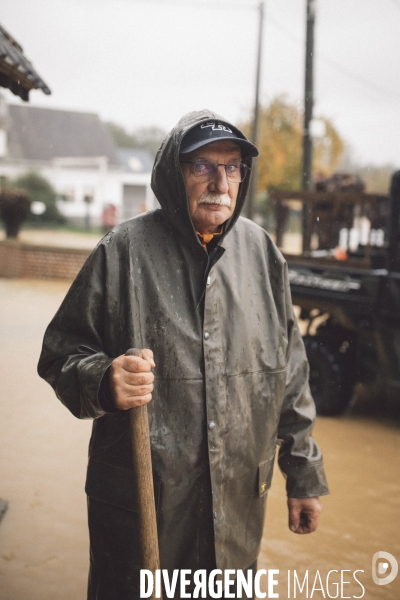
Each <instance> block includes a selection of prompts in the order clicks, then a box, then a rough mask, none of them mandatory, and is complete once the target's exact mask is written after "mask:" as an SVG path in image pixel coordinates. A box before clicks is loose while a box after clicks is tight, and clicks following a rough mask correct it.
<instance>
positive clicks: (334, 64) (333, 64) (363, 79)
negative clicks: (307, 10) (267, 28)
mask: <svg viewBox="0 0 400 600" xmlns="http://www.w3.org/2000/svg"><path fill="white" fill-rule="evenodd" d="M398 7H399V8H400V4H399V5H398ZM268 21H269V22H270V23H272V24H273V25H275V27H276V28H277V29H280V30H281V31H282V33H283V34H284V35H285V36H286V37H288V38H290V39H291V40H292V41H293V42H295V43H296V44H298V45H301V46H304V40H301V39H300V38H299V37H297V36H296V35H294V34H293V33H292V32H291V31H289V30H288V29H287V28H286V27H285V26H284V25H283V24H282V23H280V22H279V21H277V20H276V19H274V18H273V17H271V16H269V18H268ZM315 58H316V59H317V60H320V61H322V62H325V63H326V64H329V65H330V66H331V67H333V68H334V69H336V70H337V71H339V72H340V73H342V74H344V75H347V76H348V77H351V78H352V79H356V80H357V81H359V82H360V83H362V84H363V85H365V86H367V87H368V88H369V89H371V90H374V91H375V92H379V93H380V94H384V95H386V96H388V97H390V98H392V99H394V100H398V101H399V100H400V94H398V93H396V92H394V91H392V90H388V89H386V88H384V87H382V86H380V85H379V84H377V83H374V82H373V81H371V80H369V79H367V78H366V77H363V75H360V74H359V73H356V72H355V71H353V70H352V69H349V68H347V67H345V66H343V65H342V64H340V63H338V62H336V61H335V60H333V59H332V58H330V57H329V56H326V55H325V54H323V53H321V52H318V53H317V54H316V56H315Z"/></svg>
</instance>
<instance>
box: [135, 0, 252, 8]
mask: <svg viewBox="0 0 400 600" xmlns="http://www.w3.org/2000/svg"><path fill="white" fill-rule="evenodd" d="M131 1H132V2H133V4H164V6H165V4H166V3H165V0H131ZM168 6H191V7H193V8H201V7H206V8H220V9H221V8H222V9H223V10H226V9H227V8H229V10H230V9H231V8H238V9H240V10H242V9H246V10H256V9H257V8H258V3H257V2H254V3H250V4H249V3H246V4H245V3H244V2H242V1H240V2H235V1H232V0H226V1H225V0H222V2H215V1H214V2H212V1H210V0H204V1H203V0H193V1H192V2H191V1H190V0H189V1H188V0H168Z"/></svg>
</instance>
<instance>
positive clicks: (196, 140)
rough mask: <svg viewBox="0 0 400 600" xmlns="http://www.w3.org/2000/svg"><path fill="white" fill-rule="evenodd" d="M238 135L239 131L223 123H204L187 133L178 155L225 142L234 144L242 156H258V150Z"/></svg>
mask: <svg viewBox="0 0 400 600" xmlns="http://www.w3.org/2000/svg"><path fill="white" fill-rule="evenodd" d="M236 132H237V133H236ZM238 134H239V130H237V129H235V128H233V127H232V125H228V124H227V123H224V122H223V121H218V120H216V119H212V120H210V121H205V122H204V123H200V125H196V127H193V129H190V130H189V131H188V132H187V134H186V135H185V136H184V138H183V140H182V142H181V147H180V150H179V152H180V154H188V153H189V152H193V151H194V150H198V149H199V148H202V147H203V146H206V145H207V144H212V143H213V142H219V141H222V140H227V141H232V142H235V144H237V145H238V146H239V147H240V149H241V150H242V155H243V156H252V157H255V156H258V150H257V148H256V147H255V146H254V144H252V143H251V142H249V141H248V140H247V139H246V138H245V137H240V136H239V135H238Z"/></svg>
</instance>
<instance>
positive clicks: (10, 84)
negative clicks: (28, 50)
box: [0, 25, 51, 100]
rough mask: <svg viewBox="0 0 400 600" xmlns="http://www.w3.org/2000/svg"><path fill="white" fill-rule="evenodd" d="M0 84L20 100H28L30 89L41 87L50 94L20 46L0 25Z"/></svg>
mask: <svg viewBox="0 0 400 600" xmlns="http://www.w3.org/2000/svg"><path fill="white" fill-rule="evenodd" d="M0 86H1V87H5V88H8V89H10V90H11V91H12V93H13V94H15V95H16V96H20V97H21V98H22V100H29V91H30V90H31V89H39V88H40V89H41V90H43V92H44V93H45V94H51V91H50V89H49V88H48V87H47V85H46V84H45V82H44V81H43V79H42V78H41V77H40V76H39V75H38V73H37V72H36V71H35V69H34V68H33V66H32V63H31V62H30V60H28V59H27V58H26V56H24V53H23V50H22V47H21V46H20V45H19V44H18V42H17V41H16V40H15V39H14V38H13V37H12V36H11V35H10V34H9V33H8V32H7V31H6V30H5V29H4V27H2V26H1V25H0Z"/></svg>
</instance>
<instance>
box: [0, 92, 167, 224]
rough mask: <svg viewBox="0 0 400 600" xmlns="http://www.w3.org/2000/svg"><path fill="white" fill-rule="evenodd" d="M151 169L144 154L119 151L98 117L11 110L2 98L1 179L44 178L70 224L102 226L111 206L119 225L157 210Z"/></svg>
mask: <svg viewBox="0 0 400 600" xmlns="http://www.w3.org/2000/svg"><path fill="white" fill-rule="evenodd" d="M152 163H153V159H152V157H151V155H150V154H149V153H148V152H146V151H144V150H139V149H131V148H116V147H115V146H114V144H113V142H112V140H111V137H110V135H109V133H108V131H107V129H106V127H105V126H104V124H103V123H102V122H101V121H100V119H99V117H98V116H97V115H96V114H92V113H83V112H76V111H66V110H56V109H48V108H38V107H35V106H24V105H14V104H9V105H7V104H6V103H5V101H4V99H2V98H0V177H2V176H5V177H10V178H15V177H17V176H18V175H21V174H23V173H26V172H28V171H36V172H38V173H40V174H41V175H43V176H44V177H45V178H46V179H48V181H49V182H50V183H51V184H52V185H53V187H54V188H55V190H56V192H57V194H58V201H57V203H58V207H59V210H60V212H61V213H62V214H63V215H64V216H65V217H66V218H67V219H68V220H70V221H72V222H75V223H77V224H82V223H84V222H90V224H91V225H99V224H100V223H101V220H102V214H103V210H104V208H105V207H106V206H107V205H109V204H113V205H114V206H115V207H116V210H117V220H118V221H123V220H126V219H129V218H130V217H133V216H135V215H137V214H139V213H140V212H143V211H145V210H151V209H153V208H155V207H156V206H158V203H157V201H156V198H155V196H154V194H153V192H152V190H151V188H150V175H151V168H152Z"/></svg>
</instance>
